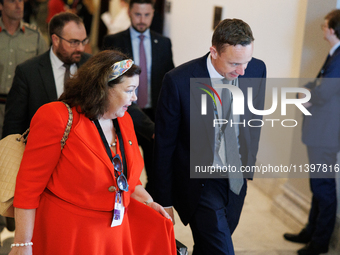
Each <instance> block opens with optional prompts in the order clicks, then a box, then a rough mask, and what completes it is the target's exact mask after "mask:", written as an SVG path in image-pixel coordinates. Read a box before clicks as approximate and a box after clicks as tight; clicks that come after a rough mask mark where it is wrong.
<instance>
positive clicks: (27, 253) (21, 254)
mask: <svg viewBox="0 0 340 255" xmlns="http://www.w3.org/2000/svg"><path fill="white" fill-rule="evenodd" d="M32 254H33V252H32V246H23V247H21V246H20V247H13V248H12V250H11V252H10V253H8V255H32Z"/></svg>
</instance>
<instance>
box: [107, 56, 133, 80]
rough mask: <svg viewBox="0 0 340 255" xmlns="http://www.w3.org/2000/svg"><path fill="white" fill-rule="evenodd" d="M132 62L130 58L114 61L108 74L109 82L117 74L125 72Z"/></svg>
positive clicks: (116, 76) (117, 75) (120, 74)
mask: <svg viewBox="0 0 340 255" xmlns="http://www.w3.org/2000/svg"><path fill="white" fill-rule="evenodd" d="M133 64H134V62H133V60H132V59H125V60H122V61H119V62H116V63H114V64H113V65H112V66H111V68H112V73H111V74H110V75H109V82H110V81H112V80H114V79H117V78H118V77H119V76H122V75H123V74H124V73H126V72H127V71H128V70H129V69H130V68H131V67H132V65H133Z"/></svg>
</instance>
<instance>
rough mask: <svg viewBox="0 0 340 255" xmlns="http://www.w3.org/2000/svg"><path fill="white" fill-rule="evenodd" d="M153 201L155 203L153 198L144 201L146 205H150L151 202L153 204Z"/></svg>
mask: <svg viewBox="0 0 340 255" xmlns="http://www.w3.org/2000/svg"><path fill="white" fill-rule="evenodd" d="M151 203H153V200H152V199H149V200H146V201H144V204H146V205H149V204H151Z"/></svg>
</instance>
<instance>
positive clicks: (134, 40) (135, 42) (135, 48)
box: [130, 27, 152, 108]
mask: <svg viewBox="0 0 340 255" xmlns="http://www.w3.org/2000/svg"><path fill="white" fill-rule="evenodd" d="M140 35H141V33H139V32H137V31H136V30H135V29H134V28H133V27H130V36H131V44H132V54H133V61H134V62H135V64H136V65H139V63H140V61H139V43H140V38H139V37H138V36H140ZM143 35H144V36H145V37H144V40H143V44H144V50H145V55H146V66H147V67H146V68H147V72H148V73H147V76H148V103H147V104H146V106H145V108H150V107H151V66H152V49H151V35H150V29H147V30H146V31H145V32H144V33H143ZM136 93H137V91H136ZM137 101H138V99H137Z"/></svg>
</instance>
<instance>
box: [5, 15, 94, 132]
mask: <svg viewBox="0 0 340 255" xmlns="http://www.w3.org/2000/svg"><path fill="white" fill-rule="evenodd" d="M49 34H50V39H51V41H52V47H51V49H50V50H49V51H47V52H45V53H43V54H42V55H40V56H37V57H34V58H31V59H29V60H27V61H25V62H24V63H22V64H20V65H18V66H17V68H16V71H15V76H14V80H13V85H12V88H11V90H10V92H9V94H8V98H7V102H6V110H5V121H4V127H3V133H2V136H3V137H5V136H7V135H9V134H17V133H23V132H24V131H25V130H26V129H27V128H28V127H29V125H30V122H31V119H32V117H33V115H34V114H35V112H36V111H37V110H38V108H39V107H40V106H42V105H43V104H46V103H49V102H52V101H56V100H57V99H58V97H59V96H60V95H61V94H62V92H63V90H64V82H65V81H66V80H67V79H68V78H69V77H70V75H74V74H75V72H76V70H77V69H78V67H79V66H80V65H82V64H83V63H84V62H85V61H86V60H88V59H89V58H90V55H88V54H86V53H84V49H85V45H86V44H87V43H88V41H89V39H88V38H87V36H86V31H85V27H84V24H83V21H82V19H81V18H79V17H78V16H77V15H75V14H72V13H60V14H57V15H55V16H54V17H53V18H52V20H51V21H50V23H49Z"/></svg>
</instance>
